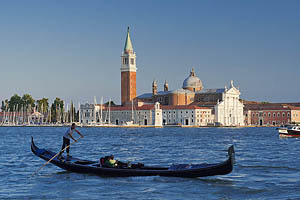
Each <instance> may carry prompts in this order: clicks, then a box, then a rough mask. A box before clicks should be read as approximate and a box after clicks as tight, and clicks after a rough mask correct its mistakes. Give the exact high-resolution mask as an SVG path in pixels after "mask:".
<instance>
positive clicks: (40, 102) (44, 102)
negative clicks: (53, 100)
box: [36, 98, 49, 113]
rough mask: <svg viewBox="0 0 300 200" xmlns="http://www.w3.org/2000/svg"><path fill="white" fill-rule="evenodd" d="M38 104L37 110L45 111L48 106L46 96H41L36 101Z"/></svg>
mask: <svg viewBox="0 0 300 200" xmlns="http://www.w3.org/2000/svg"><path fill="white" fill-rule="evenodd" d="M36 102H37V106H38V112H40V113H46V112H47V111H48V108H49V103H48V98H42V99H39V100H37V101H36Z"/></svg>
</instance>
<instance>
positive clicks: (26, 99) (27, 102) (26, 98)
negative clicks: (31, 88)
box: [22, 94, 35, 112]
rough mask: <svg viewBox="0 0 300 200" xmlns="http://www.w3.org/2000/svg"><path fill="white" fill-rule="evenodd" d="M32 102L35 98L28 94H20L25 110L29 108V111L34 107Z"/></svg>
mask: <svg viewBox="0 0 300 200" xmlns="http://www.w3.org/2000/svg"><path fill="white" fill-rule="evenodd" d="M34 102H35V100H34V99H33V98H32V96H31V95H30V94H24V95H23V96H22V105H23V107H24V108H26V110H28V109H29V112H32V109H33V108H34V106H35V105H34Z"/></svg>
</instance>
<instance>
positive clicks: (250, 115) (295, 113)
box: [244, 101, 300, 126]
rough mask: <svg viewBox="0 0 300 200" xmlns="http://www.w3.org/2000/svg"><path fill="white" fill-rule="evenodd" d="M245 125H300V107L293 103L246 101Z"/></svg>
mask: <svg viewBox="0 0 300 200" xmlns="http://www.w3.org/2000/svg"><path fill="white" fill-rule="evenodd" d="M244 115H245V125H256V126H270V125H273V126H278V125H283V124H289V123H300V107H298V106H293V103H290V104H289V103H258V102H247V101H245V110H244Z"/></svg>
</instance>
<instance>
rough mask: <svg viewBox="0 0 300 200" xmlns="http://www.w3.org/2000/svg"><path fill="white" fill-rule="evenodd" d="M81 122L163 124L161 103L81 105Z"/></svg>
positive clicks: (94, 123)
mask: <svg viewBox="0 0 300 200" xmlns="http://www.w3.org/2000/svg"><path fill="white" fill-rule="evenodd" d="M100 108H101V109H100ZM79 112H80V123H82V124H83V125H105V124H108V125H128V124H129V123H128V122H130V125H145V126H147V125H149V126H157V127H160V126H162V109H161V108H160V104H159V103H156V104H151V105H143V106H140V107H135V106H134V107H130V106H107V105H100V104H89V103H86V104H83V105H80V111H79Z"/></svg>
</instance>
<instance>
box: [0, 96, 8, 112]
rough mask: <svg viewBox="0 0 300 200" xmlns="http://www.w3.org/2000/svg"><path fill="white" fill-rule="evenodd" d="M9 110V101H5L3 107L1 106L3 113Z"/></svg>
mask: <svg viewBox="0 0 300 200" xmlns="http://www.w3.org/2000/svg"><path fill="white" fill-rule="evenodd" d="M7 108H8V99H5V100H4V101H2V105H1V110H2V112H4V111H7Z"/></svg>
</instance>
